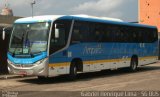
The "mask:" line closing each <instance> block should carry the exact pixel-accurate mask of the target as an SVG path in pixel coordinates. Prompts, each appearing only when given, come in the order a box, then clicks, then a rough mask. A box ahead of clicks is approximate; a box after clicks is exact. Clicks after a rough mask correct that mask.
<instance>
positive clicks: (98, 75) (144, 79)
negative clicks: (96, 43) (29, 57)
mask: <svg viewBox="0 0 160 97" xmlns="http://www.w3.org/2000/svg"><path fill="white" fill-rule="evenodd" d="M67 77H68V76H59V77H54V78H49V79H46V80H38V79H37V78H36V77H24V78H23V77H22V78H15V79H6V80H2V79H1V80H0V90H1V91H3V94H6V93H4V92H6V91H25V92H19V93H18V95H21V96H20V97H29V96H33V97H49V96H50V97H51V96H52V97H82V96H84V95H82V94H83V93H82V92H76V91H160V63H156V64H151V65H148V66H144V67H139V68H138V70H137V72H128V71H126V70H124V69H120V70H114V71H110V70H106V71H100V72H92V73H85V74H79V75H78V78H77V80H76V81H70V80H68V78H67ZM42 91H43V92H42ZM53 91H54V92H53ZM62 91H63V92H62ZM64 91H65V92H64ZM66 91H68V92H66ZM10 94H12V92H10ZM15 94H16V93H15ZM46 95H47V96H46ZM95 95H96V94H95ZM92 96H93V95H92ZM159 96H160V95H159ZM18 97H19V96H18ZM95 97H96V96H95Z"/></svg>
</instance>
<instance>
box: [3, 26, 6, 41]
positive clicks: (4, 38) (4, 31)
mask: <svg viewBox="0 0 160 97" xmlns="http://www.w3.org/2000/svg"><path fill="white" fill-rule="evenodd" d="M5 29H6V28H5V27H4V28H3V32H2V39H3V40H5V33H6V32H5Z"/></svg>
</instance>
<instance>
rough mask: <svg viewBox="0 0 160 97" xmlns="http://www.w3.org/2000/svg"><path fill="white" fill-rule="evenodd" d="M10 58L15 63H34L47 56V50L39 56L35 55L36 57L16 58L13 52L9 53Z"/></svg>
mask: <svg viewBox="0 0 160 97" xmlns="http://www.w3.org/2000/svg"><path fill="white" fill-rule="evenodd" d="M7 56H8V59H9V60H10V61H11V62H13V63H14V64H26V65H27V64H33V63H35V62H37V61H39V60H42V59H44V58H46V57H47V52H42V53H41V54H39V55H38V56H35V57H34V58H14V57H12V55H11V54H9V53H8V54H7Z"/></svg>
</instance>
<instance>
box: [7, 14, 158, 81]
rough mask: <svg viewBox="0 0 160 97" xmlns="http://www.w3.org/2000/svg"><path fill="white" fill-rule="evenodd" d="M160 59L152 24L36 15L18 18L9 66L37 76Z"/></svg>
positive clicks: (72, 73) (134, 65) (132, 65)
mask: <svg viewBox="0 0 160 97" xmlns="http://www.w3.org/2000/svg"><path fill="white" fill-rule="evenodd" d="M157 61H158V33H157V28H156V27H154V26H148V25H141V24H132V23H127V22H123V21H121V20H118V19H108V18H98V17H92V16H84V15H79V16H78V15H72V16H57V15H53V16H35V17H28V18H22V19H18V20H16V21H15V23H14V26H13V32H12V35H11V39H10V44H9V51H8V70H9V71H10V73H13V74H22V75H35V76H38V78H44V77H54V76H58V75H64V74H69V75H70V77H71V78H75V77H76V75H77V74H78V73H82V72H93V71H101V70H106V69H118V68H126V67H128V69H130V70H132V71H135V70H136V69H137V67H138V66H142V65H147V64H151V63H155V62H157Z"/></svg>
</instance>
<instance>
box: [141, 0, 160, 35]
mask: <svg viewBox="0 0 160 97" xmlns="http://www.w3.org/2000/svg"><path fill="white" fill-rule="evenodd" d="M139 23H141V24H148V25H153V26H157V27H158V31H159V32H160V0H139ZM159 36H160V34H159Z"/></svg>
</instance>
